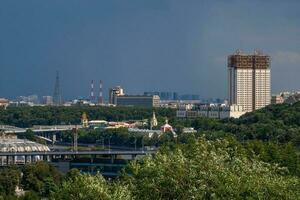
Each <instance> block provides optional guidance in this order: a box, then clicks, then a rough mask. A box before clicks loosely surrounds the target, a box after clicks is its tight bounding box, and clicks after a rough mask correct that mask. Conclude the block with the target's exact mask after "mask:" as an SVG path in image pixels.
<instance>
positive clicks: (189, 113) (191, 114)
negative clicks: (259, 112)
mask: <svg viewBox="0 0 300 200" xmlns="http://www.w3.org/2000/svg"><path fill="white" fill-rule="evenodd" d="M245 113H246V112H245V111H243V108H242V106H237V105H232V106H227V105H199V106H197V107H196V108H194V109H192V110H177V112H176V116H177V117H178V118H197V117H208V118H214V119H224V118H231V117H232V118H239V117H240V116H242V115H243V114H245Z"/></svg>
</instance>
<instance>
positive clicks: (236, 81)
mask: <svg viewBox="0 0 300 200" xmlns="http://www.w3.org/2000/svg"><path fill="white" fill-rule="evenodd" d="M270 82H271V72H270V56H268V55H264V54H262V53H260V52H257V51H255V53H254V54H252V55H246V54H243V53H241V52H240V51H237V52H236V53H235V54H233V55H230V56H228V90H229V103H230V105H239V106H242V107H243V109H244V111H246V112H251V111H254V110H256V109H260V108H263V107H265V106H266V105H268V104H270V103H271V83H270Z"/></svg>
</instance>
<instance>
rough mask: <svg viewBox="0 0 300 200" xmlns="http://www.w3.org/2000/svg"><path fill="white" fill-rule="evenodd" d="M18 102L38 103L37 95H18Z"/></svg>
mask: <svg viewBox="0 0 300 200" xmlns="http://www.w3.org/2000/svg"><path fill="white" fill-rule="evenodd" d="M17 100H18V101H19V102H24V103H32V104H38V103H39V97H38V95H36V94H33V95H30V96H19V97H18V98H17Z"/></svg>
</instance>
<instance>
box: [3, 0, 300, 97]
mask: <svg viewBox="0 0 300 200" xmlns="http://www.w3.org/2000/svg"><path fill="white" fill-rule="evenodd" d="M299 9H300V4H299V3H298V1H272V4H270V3H269V2H263V1H258V0H257V1H196V0H195V1H192V0H190V1H172V0H154V1H153V0H152V1H140V0H122V1H121V0H113V1H101V0H100V1H99V0H98V1H96V0H95V1H93V0H90V1H79V0H64V1H61V0H59V1H58V0H55V1H53V0H52V1H38V0H32V1H21V0H19V1H10V0H7V1H5V0H2V1H0V68H1V75H0V78H1V79H0V96H9V97H13V96H17V95H28V94H32V93H37V94H39V95H47V94H50V95H51V94H52V93H53V87H54V79H55V71H56V70H59V71H60V74H61V84H62V90H63V94H64V96H66V97H67V98H72V97H76V96H87V95H88V93H89V82H90V80H91V79H95V80H100V79H102V80H103V81H104V84H105V89H107V88H108V87H111V86H114V85H123V86H124V87H125V89H126V90H127V91H129V92H131V93H138V92H143V91H145V90H170V91H178V92H181V93H198V94H201V95H202V96H204V97H225V96H226V78H227V75H226V56H227V55H228V54H230V53H232V52H234V51H235V50H236V49H243V50H244V51H246V52H253V50H254V49H262V50H263V51H264V52H266V53H267V54H269V55H271V56H272V88H273V91H274V92H277V91H280V90H289V89H299V84H298V81H297V74H299V72H300V68H299V64H300V40H299V39H300V38H299V37H300V28H299V27H300V26H299V25H300V14H299V12H298V11H299Z"/></svg>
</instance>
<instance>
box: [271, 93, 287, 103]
mask: <svg viewBox="0 0 300 200" xmlns="http://www.w3.org/2000/svg"><path fill="white" fill-rule="evenodd" d="M281 103H284V98H283V97H282V96H281V95H273V96H272V97H271V104H281Z"/></svg>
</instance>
